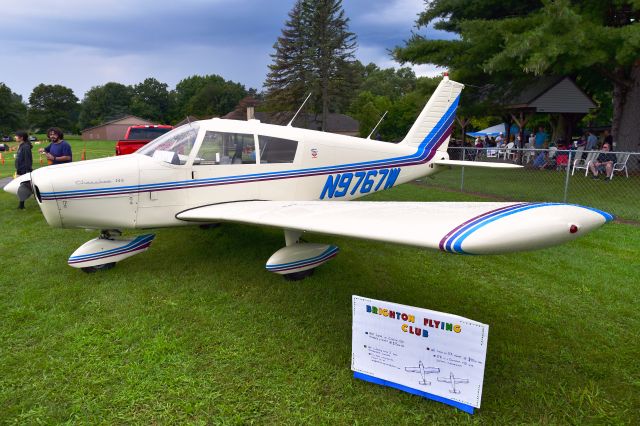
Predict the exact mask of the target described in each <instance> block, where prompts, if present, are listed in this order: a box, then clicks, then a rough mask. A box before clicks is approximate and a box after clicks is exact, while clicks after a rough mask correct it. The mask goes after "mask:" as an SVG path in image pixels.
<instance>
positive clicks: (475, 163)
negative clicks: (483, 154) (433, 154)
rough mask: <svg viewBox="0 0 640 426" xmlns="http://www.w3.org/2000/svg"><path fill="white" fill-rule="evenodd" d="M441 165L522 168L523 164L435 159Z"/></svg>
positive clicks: (435, 162)
mask: <svg viewBox="0 0 640 426" xmlns="http://www.w3.org/2000/svg"><path fill="white" fill-rule="evenodd" d="M431 163H433V164H437V165H439V166H456V167H484V168H488V169H521V168H522V167H523V166H520V165H518V164H512V163H491V162H489V161H462V160H433V161H432V162H431Z"/></svg>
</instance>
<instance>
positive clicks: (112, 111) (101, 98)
mask: <svg viewBox="0 0 640 426" xmlns="http://www.w3.org/2000/svg"><path fill="white" fill-rule="evenodd" d="M132 97H133V89H132V88H131V87H130V86H125V85H124V84H120V83H114V82H110V83H107V84H105V85H104V86H94V87H92V88H91V89H90V90H89V91H87V93H85V95H84V99H83V100H82V107H81V112H80V127H81V128H87V127H91V126H97V125H98V124H101V123H104V122H105V121H109V120H115V119H117V118H119V117H121V116H123V115H127V114H131V99H132Z"/></svg>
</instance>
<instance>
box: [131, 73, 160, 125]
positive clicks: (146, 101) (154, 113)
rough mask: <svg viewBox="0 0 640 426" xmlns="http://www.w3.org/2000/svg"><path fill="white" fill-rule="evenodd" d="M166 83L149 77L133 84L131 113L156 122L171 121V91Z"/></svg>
mask: <svg viewBox="0 0 640 426" xmlns="http://www.w3.org/2000/svg"><path fill="white" fill-rule="evenodd" d="M167 87H168V86H167V84H166V83H160V82H159V81H158V80H156V79H155V78H147V79H145V80H144V81H143V82H142V83H138V84H136V85H135V86H133V96H132V97H131V108H130V109H131V113H132V114H134V115H137V116H139V117H142V118H146V119H147V120H151V121H154V122H156V123H166V122H168V121H169V107H170V105H169V91H168V90H167Z"/></svg>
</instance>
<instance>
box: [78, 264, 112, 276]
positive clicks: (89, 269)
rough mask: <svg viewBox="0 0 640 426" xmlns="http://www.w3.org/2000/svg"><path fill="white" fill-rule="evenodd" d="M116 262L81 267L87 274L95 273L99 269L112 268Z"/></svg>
mask: <svg viewBox="0 0 640 426" xmlns="http://www.w3.org/2000/svg"><path fill="white" fill-rule="evenodd" d="M115 266H116V262H109V263H103V264H102V265H95V266H85V267H84V268H80V269H81V270H82V272H86V273H87V274H93V273H94V272H98V271H106V270H109V269H112V268H115Z"/></svg>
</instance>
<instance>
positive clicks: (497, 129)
mask: <svg viewBox="0 0 640 426" xmlns="http://www.w3.org/2000/svg"><path fill="white" fill-rule="evenodd" d="M500 133H502V134H503V135H505V134H507V131H506V126H505V125H504V123H500V124H496V125H495V126H491V127H487V128H486V129H484V130H479V131H477V132H467V135H469V136H473V137H474V138H475V137H477V136H489V137H496V136H498V135H499V134H500Z"/></svg>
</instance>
